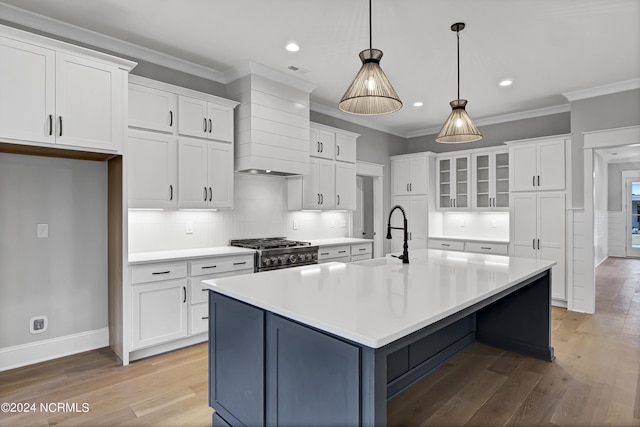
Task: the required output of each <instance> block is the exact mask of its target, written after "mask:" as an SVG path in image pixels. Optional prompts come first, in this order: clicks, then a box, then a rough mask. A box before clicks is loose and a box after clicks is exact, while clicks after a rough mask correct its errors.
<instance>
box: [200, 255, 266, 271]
mask: <svg viewBox="0 0 640 427" xmlns="http://www.w3.org/2000/svg"><path fill="white" fill-rule="evenodd" d="M253 260H254V256H253V255H246V256H242V257H237V256H236V257H232V258H228V257H225V258H222V257H218V258H207V259H201V260H197V261H190V262H189V267H190V272H191V274H190V275H191V276H202V275H205V274H214V273H224V272H227V271H238V270H253Z"/></svg>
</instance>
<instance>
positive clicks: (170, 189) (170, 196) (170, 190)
mask: <svg viewBox="0 0 640 427" xmlns="http://www.w3.org/2000/svg"><path fill="white" fill-rule="evenodd" d="M169 200H173V185H171V184H169Z"/></svg>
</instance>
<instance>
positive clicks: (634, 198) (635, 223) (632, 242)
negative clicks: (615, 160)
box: [622, 171, 640, 258]
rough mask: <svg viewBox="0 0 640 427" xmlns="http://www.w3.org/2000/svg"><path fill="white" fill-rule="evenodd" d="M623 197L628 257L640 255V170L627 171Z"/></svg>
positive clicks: (624, 177) (624, 174)
mask: <svg viewBox="0 0 640 427" xmlns="http://www.w3.org/2000/svg"><path fill="white" fill-rule="evenodd" d="M622 176H623V185H624V189H623V193H622V194H623V195H624V196H623V197H624V207H625V209H624V213H625V216H626V218H625V251H626V255H627V257H637V258H638V257H640V171H625V172H623V174H622Z"/></svg>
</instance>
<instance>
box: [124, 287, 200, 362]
mask: <svg viewBox="0 0 640 427" xmlns="http://www.w3.org/2000/svg"><path fill="white" fill-rule="evenodd" d="M131 302H132V306H133V313H134V315H133V319H132V320H133V321H132V325H131V347H132V349H133V350H136V349H139V348H143V347H148V346H151V345H155V344H161V343H164V342H167V341H171V340H174V339H177V338H183V337H186V336H187V333H188V329H187V280H186V279H182V280H175V281H166V282H157V283H150V284H145V285H134V286H133V287H132V301H131Z"/></svg>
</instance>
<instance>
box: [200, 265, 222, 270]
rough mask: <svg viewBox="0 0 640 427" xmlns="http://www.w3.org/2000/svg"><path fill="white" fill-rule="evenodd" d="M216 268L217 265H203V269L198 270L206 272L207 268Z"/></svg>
mask: <svg viewBox="0 0 640 427" xmlns="http://www.w3.org/2000/svg"><path fill="white" fill-rule="evenodd" d="M216 267H218V266H217V265H205V266H204V267H200V268H202V269H203V270H206V269H208V268H216Z"/></svg>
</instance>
